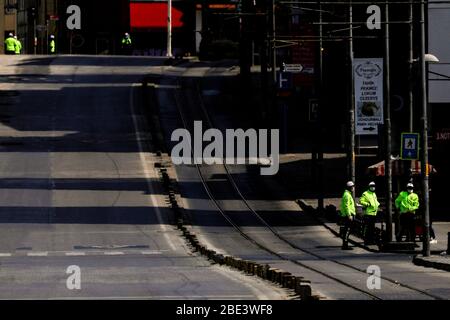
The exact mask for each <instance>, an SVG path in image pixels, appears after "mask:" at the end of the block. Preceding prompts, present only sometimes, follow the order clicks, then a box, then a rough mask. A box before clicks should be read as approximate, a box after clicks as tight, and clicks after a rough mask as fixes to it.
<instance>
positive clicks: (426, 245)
mask: <svg viewBox="0 0 450 320" xmlns="http://www.w3.org/2000/svg"><path fill="white" fill-rule="evenodd" d="M426 81H427V75H426V66H425V4H424V2H421V4H420V86H421V88H420V89H421V93H422V119H421V120H422V148H421V149H420V158H421V159H420V167H421V168H420V169H421V171H422V172H421V173H422V190H423V202H424V204H423V208H424V231H423V232H424V234H423V255H424V256H425V257H428V256H430V203H429V201H430V194H429V189H428V99H427V83H426Z"/></svg>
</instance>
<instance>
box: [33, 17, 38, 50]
mask: <svg viewBox="0 0 450 320" xmlns="http://www.w3.org/2000/svg"><path fill="white" fill-rule="evenodd" d="M33 36H34V39H33V46H34V54H35V55H36V54H37V32H36V16H35V17H34V20H33Z"/></svg>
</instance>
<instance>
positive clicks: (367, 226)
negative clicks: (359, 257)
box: [359, 181, 380, 245]
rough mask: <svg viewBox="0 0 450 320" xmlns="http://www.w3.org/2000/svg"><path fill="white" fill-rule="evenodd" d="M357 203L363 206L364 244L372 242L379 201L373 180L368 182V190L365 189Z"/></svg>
mask: <svg viewBox="0 0 450 320" xmlns="http://www.w3.org/2000/svg"><path fill="white" fill-rule="evenodd" d="M359 203H361V205H362V206H363V211H364V244H365V245H370V244H374V236H375V222H376V219H377V213H378V207H379V206H380V203H379V202H378V199H377V194H376V193H375V182H373V181H372V182H370V183H369V190H367V191H365V192H364V193H363V194H362V196H361V198H359Z"/></svg>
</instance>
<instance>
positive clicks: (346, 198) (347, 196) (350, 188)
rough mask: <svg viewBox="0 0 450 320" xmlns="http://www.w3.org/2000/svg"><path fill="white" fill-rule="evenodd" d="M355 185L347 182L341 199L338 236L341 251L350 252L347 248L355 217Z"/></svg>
mask: <svg viewBox="0 0 450 320" xmlns="http://www.w3.org/2000/svg"><path fill="white" fill-rule="evenodd" d="M354 190H355V184H354V183H353V181H349V182H347V188H346V190H345V191H344V194H343V195H342V199H341V210H340V217H339V218H340V221H339V224H340V226H341V227H340V235H341V237H342V250H352V249H351V248H350V247H349V246H348V238H349V236H350V232H351V231H352V228H353V220H354V217H355V215H356V207H355V200H354V199H353V192H354Z"/></svg>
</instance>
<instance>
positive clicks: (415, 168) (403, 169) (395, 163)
mask: <svg viewBox="0 0 450 320" xmlns="http://www.w3.org/2000/svg"><path fill="white" fill-rule="evenodd" d="M391 161H392V175H393V176H402V175H405V174H409V173H412V174H413V175H419V174H421V170H420V168H421V167H420V161H419V160H391ZM410 163H411V168H410V166H409V164H410ZM427 168H428V172H429V173H436V172H437V171H436V169H435V168H433V166H432V165H431V164H428V165H427ZM409 170H411V171H409ZM367 171H368V173H369V174H373V175H375V176H384V172H385V167H384V161H380V162H378V163H375V164H374V165H371V166H370V167H368V168H367Z"/></svg>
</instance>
